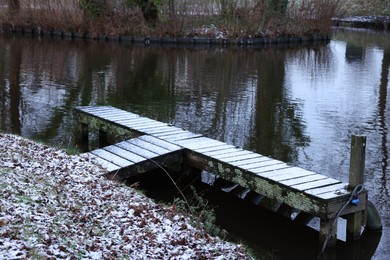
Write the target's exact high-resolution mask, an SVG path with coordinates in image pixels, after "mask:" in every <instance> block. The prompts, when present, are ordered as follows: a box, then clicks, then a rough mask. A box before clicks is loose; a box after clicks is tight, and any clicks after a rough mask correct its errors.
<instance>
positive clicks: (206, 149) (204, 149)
mask: <svg viewBox="0 0 390 260" xmlns="http://www.w3.org/2000/svg"><path fill="white" fill-rule="evenodd" d="M226 148H234V146H233V145H229V144H225V143H222V142H221V144H218V145H212V146H210V147H201V148H196V149H192V150H194V151H195V152H198V153H207V152H215V151H220V150H225V149H226Z"/></svg>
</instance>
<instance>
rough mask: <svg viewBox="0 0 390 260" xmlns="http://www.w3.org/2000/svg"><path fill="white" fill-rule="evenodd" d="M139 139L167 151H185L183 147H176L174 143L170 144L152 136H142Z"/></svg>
mask: <svg viewBox="0 0 390 260" xmlns="http://www.w3.org/2000/svg"><path fill="white" fill-rule="evenodd" d="M138 139H141V140H144V141H146V142H148V143H152V144H154V145H157V146H160V147H162V148H164V149H167V150H169V151H177V150H181V149H183V148H182V147H180V146H178V145H175V144H173V143H169V142H167V141H164V140H161V139H158V138H156V137H153V136H150V135H144V136H140V137H138Z"/></svg>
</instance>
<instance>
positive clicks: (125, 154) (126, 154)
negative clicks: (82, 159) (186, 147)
mask: <svg viewBox="0 0 390 260" xmlns="http://www.w3.org/2000/svg"><path fill="white" fill-rule="evenodd" d="M102 149H104V150H106V151H108V152H110V153H113V154H115V155H118V156H120V157H122V158H124V159H126V160H128V161H131V162H133V163H138V162H142V161H144V160H147V159H146V158H144V157H141V156H139V155H138V154H135V153H132V152H130V151H128V150H125V149H123V148H120V147H119V146H115V145H110V146H106V147H104V148H102Z"/></svg>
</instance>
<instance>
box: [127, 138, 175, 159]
mask: <svg viewBox="0 0 390 260" xmlns="http://www.w3.org/2000/svg"><path fill="white" fill-rule="evenodd" d="M127 142H128V143H130V144H133V145H136V146H138V147H140V148H142V149H144V150H148V151H151V152H153V153H156V154H158V155H163V154H166V153H169V152H170V151H169V150H168V149H165V148H162V147H160V146H157V145H154V144H151V143H148V142H146V141H144V140H141V139H138V138H135V139H130V140H128V141H127Z"/></svg>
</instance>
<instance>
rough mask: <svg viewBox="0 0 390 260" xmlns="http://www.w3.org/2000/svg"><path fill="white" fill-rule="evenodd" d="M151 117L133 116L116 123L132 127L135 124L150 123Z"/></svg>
mask: <svg viewBox="0 0 390 260" xmlns="http://www.w3.org/2000/svg"><path fill="white" fill-rule="evenodd" d="M150 122H151V119H149V118H146V117H139V118H134V119H127V120H123V121H118V122H116V123H118V124H121V125H123V126H125V127H130V128H132V129H134V128H135V127H136V126H137V125H141V124H143V123H150Z"/></svg>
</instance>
